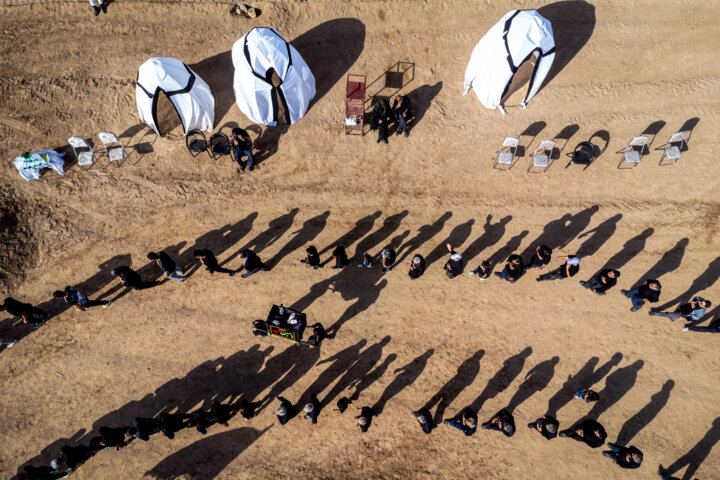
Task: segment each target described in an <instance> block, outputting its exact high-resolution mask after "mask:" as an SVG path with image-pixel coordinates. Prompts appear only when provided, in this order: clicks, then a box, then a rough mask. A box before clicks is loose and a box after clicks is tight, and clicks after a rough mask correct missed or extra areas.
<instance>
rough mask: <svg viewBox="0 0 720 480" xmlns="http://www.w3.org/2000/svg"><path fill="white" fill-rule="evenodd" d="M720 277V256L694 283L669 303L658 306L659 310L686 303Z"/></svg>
mask: <svg viewBox="0 0 720 480" xmlns="http://www.w3.org/2000/svg"><path fill="white" fill-rule="evenodd" d="M718 278H720V257H718V258H716V259H715V260H713V261H712V262H710V264H709V265H708V266H707V268H706V269H705V271H704V272H702V273H701V274H700V275H698V277H697V278H696V279H695V280H693V282H692V284H691V285H690V286H689V287H688V289H687V290H685V291H684V292H683V293H681V294H680V295H678V296H677V297H675V298H674V299H672V300H670V301H669V302H667V303H664V304H662V305H660V306H659V307H656V308H655V309H656V310H658V311H664V310H667V309H669V308H670V307H672V306H673V305H676V304H680V303H686V302H689V301H690V300H692V298H693V297H694V296H695V295H697V294H698V293H700V292H701V291H703V290H705V289H708V288H710V287H712V286H713V285H714V284H715V282H717V280H718Z"/></svg>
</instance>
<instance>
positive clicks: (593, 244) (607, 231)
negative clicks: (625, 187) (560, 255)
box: [575, 213, 623, 258]
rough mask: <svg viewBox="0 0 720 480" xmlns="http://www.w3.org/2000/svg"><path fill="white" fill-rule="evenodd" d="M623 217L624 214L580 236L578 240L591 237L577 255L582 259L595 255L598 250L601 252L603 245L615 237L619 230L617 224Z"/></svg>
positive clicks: (611, 218) (577, 251)
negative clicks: (616, 231)
mask: <svg viewBox="0 0 720 480" xmlns="http://www.w3.org/2000/svg"><path fill="white" fill-rule="evenodd" d="M622 217H623V216H622V213H618V214H617V215H615V216H614V217H610V218H608V219H607V220H605V221H604V222H602V223H601V224H600V225H598V226H597V227H595V228H592V229H590V230H587V231H586V232H583V233H581V234H580V235H578V237H577V238H578V240H579V239H581V238H585V237H587V236H588V235H589V236H590V238H588V239H587V240H585V241H584V242H583V244H582V245H580V248H578V249H577V250H576V251H575V255H577V256H578V257H580V258H583V257H589V256H591V255H594V254H595V253H596V252H597V251H598V250H600V247H602V246H603V244H604V243H605V242H607V241H608V240H609V239H610V237H612V236H613V234H614V233H615V230H617V224H618V222H619V221H620V219H622Z"/></svg>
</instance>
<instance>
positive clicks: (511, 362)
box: [470, 347, 533, 412]
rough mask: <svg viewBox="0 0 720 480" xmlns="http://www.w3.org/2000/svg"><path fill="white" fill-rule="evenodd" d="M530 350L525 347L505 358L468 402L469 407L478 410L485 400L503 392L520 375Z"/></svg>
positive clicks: (530, 352)
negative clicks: (498, 368)
mask: <svg viewBox="0 0 720 480" xmlns="http://www.w3.org/2000/svg"><path fill="white" fill-rule="evenodd" d="M532 351H533V349H532V347H526V348H525V350H523V351H522V352H520V353H518V354H516V355H513V356H512V357H510V358H508V359H506V360H505V361H504V362H503V366H502V367H501V368H500V370H498V371H497V372H496V373H495V375H493V377H492V378H491V379H490V380H489V381H488V383H487V385H485V388H484V389H483V391H482V392H481V393H480V395H478V397H477V398H476V399H475V400H473V402H472V403H471V404H470V408H471V409H473V410H474V411H476V412H478V411H480V409H482V407H483V405H485V402H487V401H488V400H490V399H492V398H495V397H497V396H498V394H500V393H502V392H504V391H505V390H506V389H507V388H508V387H509V386H510V385H511V384H512V382H513V381H514V380H515V378H516V377H517V376H518V375H520V372H522V369H523V367H524V366H525V360H526V359H527V358H528V357H529V356H530V355H531V354H532Z"/></svg>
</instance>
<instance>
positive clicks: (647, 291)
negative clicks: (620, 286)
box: [620, 278, 662, 312]
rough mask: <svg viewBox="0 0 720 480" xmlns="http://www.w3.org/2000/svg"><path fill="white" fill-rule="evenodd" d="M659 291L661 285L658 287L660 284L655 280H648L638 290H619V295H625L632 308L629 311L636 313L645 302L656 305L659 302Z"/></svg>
mask: <svg viewBox="0 0 720 480" xmlns="http://www.w3.org/2000/svg"><path fill="white" fill-rule="evenodd" d="M661 289H662V285H660V282H658V281H657V280H655V279H652V278H648V279H647V280H645V281H644V282H643V284H642V285H640V286H639V287H638V288H633V289H632V290H620V293H622V294H623V295H625V296H626V297H627V298H629V299H630V301H631V302H632V308H631V309H630V311H631V312H637V311H638V310H640V309H641V308H642V307H643V305H645V301H646V300H647V301H648V302H650V303H656V302H657V301H658V300H660V290H661Z"/></svg>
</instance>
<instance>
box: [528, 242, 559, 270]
mask: <svg viewBox="0 0 720 480" xmlns="http://www.w3.org/2000/svg"><path fill="white" fill-rule="evenodd" d="M551 259H552V249H551V248H550V247H548V246H547V245H538V246H537V247H535V254H534V255H533V256H532V258H531V259H530V261H529V262H528V263H527V265H525V268H526V269H528V268H539V269H540V270H542V269H543V268H545V265H547V264H548V263H550V260H551Z"/></svg>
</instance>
